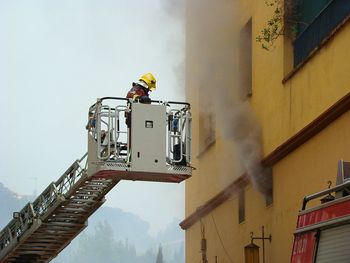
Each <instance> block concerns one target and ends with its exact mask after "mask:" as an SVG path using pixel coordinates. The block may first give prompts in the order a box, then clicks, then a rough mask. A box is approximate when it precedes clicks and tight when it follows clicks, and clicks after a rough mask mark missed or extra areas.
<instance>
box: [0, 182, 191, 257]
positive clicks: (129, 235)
mask: <svg viewBox="0 0 350 263" xmlns="http://www.w3.org/2000/svg"><path fill="white" fill-rule="evenodd" d="M29 199H31V198H30V197H28V196H20V195H18V194H16V193H15V192H13V191H11V190H9V189H8V188H6V187H5V186H4V185H3V184H2V183H0V229H2V228H3V227H5V226H6V225H7V224H8V222H9V221H10V220H11V219H12V213H13V212H14V211H19V210H21V209H22V208H23V206H24V205H25V204H26V203H27V202H28V201H29ZM88 222H89V226H88V227H87V228H86V229H85V230H84V231H83V232H82V233H81V234H80V235H79V236H78V237H77V238H76V239H75V240H73V241H72V242H71V244H70V245H68V246H67V247H66V248H65V249H64V250H63V251H62V253H60V254H59V255H58V256H57V258H56V259H54V260H53V261H52V262H53V263H71V262H72V263H73V262H77V261H81V262H84V263H90V262H91V263H92V262H94V263H97V262H98V263H109V262H111V263H114V262H116V263H117V262H118V263H124V262H125V263H126V262H127V263H154V262H156V256H157V251H158V247H159V245H160V244H161V245H162V248H163V257H164V262H166V263H183V262H184V232H183V231H182V230H181V229H180V228H179V226H178V222H179V220H178V219H174V220H173V222H171V223H170V224H169V225H168V226H167V227H166V229H164V230H163V231H161V232H159V233H158V235H157V236H156V237H152V236H150V235H149V228H150V226H149V223H148V222H146V221H145V220H143V219H141V218H140V217H138V216H136V215H134V214H132V213H127V212H124V211H123V210H121V209H119V208H111V207H104V206H103V207H101V208H100V209H99V210H97V211H96V213H95V214H93V215H92V216H91V217H90V218H89V220H88Z"/></svg>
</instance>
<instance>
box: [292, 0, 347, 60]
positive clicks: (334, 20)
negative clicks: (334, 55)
mask: <svg viewBox="0 0 350 263" xmlns="http://www.w3.org/2000/svg"><path fill="white" fill-rule="evenodd" d="M349 16H350V1H348V0H336V1H331V2H330V3H329V4H328V5H327V6H326V7H325V8H324V9H323V10H322V11H321V13H320V14H319V15H318V16H317V17H316V18H315V19H314V20H313V21H312V22H311V23H310V25H308V26H307V27H306V28H305V29H304V30H303V31H302V32H300V34H299V35H298V36H297V39H296V40H295V41H294V67H296V66H298V65H299V64H300V63H302V62H303V61H304V60H305V59H306V58H307V57H308V56H309V55H310V53H311V52H312V51H313V50H314V49H316V48H317V47H319V46H320V45H321V44H322V42H323V41H324V40H325V39H327V37H329V36H330V35H331V34H332V32H333V31H334V30H336V29H337V27H339V26H340V25H341V24H342V23H343V22H344V21H346V20H347V19H348V18H349Z"/></svg>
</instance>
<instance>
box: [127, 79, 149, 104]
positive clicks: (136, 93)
mask: <svg viewBox="0 0 350 263" xmlns="http://www.w3.org/2000/svg"><path fill="white" fill-rule="evenodd" d="M155 89H156V79H155V77H154V76H153V74H152V73H146V74H144V75H142V76H141V77H140V79H139V81H138V82H133V83H132V88H131V89H130V90H129V92H128V94H127V95H126V97H127V98H128V99H132V101H137V102H141V103H148V104H149V103H151V99H150V98H149V94H148V93H149V92H150V91H153V90H155Z"/></svg>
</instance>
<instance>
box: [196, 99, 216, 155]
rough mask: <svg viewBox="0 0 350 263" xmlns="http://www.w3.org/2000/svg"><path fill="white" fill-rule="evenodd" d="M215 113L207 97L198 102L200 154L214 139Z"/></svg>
mask: <svg viewBox="0 0 350 263" xmlns="http://www.w3.org/2000/svg"><path fill="white" fill-rule="evenodd" d="M214 116H215V113H214V109H213V105H212V102H210V101H208V98H203V99H202V100H201V102H200V112H199V154H198V157H200V156H202V154H203V153H205V152H206V151H207V150H208V149H209V148H210V147H211V146H212V145H213V144H214V143H215V140H216V132H215V117H214Z"/></svg>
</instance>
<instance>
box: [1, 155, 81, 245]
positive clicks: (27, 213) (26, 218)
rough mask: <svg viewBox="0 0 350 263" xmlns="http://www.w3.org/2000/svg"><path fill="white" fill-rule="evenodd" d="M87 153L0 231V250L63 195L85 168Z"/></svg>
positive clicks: (23, 231) (15, 214) (15, 238)
mask: <svg viewBox="0 0 350 263" xmlns="http://www.w3.org/2000/svg"><path fill="white" fill-rule="evenodd" d="M86 157H87V153H86V154H85V155H84V156H83V157H82V158H80V159H79V160H76V161H75V162H74V163H73V164H72V165H71V166H70V167H69V168H68V169H67V171H66V172H65V173H64V174H63V175H62V176H61V177H60V178H59V179H58V180H57V181H56V182H54V183H51V184H50V185H49V186H48V187H47V188H46V189H45V190H44V191H43V192H42V193H41V194H40V195H39V196H38V197H37V198H36V199H35V200H34V202H32V203H28V204H27V205H26V206H25V207H24V208H23V209H22V210H21V211H20V212H16V213H14V218H13V219H12V220H11V221H10V222H9V224H8V225H7V226H6V227H5V228H4V229H2V230H1V232H0V252H1V250H3V249H4V248H6V247H7V246H8V245H9V244H10V243H11V242H12V241H13V240H17V238H19V237H20V236H21V235H22V234H23V233H25V231H26V230H28V229H29V228H30V227H31V225H32V223H33V222H34V220H35V219H40V218H42V217H43V216H44V215H45V213H46V212H47V211H48V210H49V209H50V207H51V206H52V205H53V203H54V202H55V201H56V200H57V199H58V197H63V198H64V197H65V195H66V194H67V193H68V192H69V191H70V190H71V189H72V188H73V186H74V185H75V183H76V182H77V181H78V180H79V179H80V178H81V177H82V176H83V175H84V173H85V171H86V170H87V158H86Z"/></svg>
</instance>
